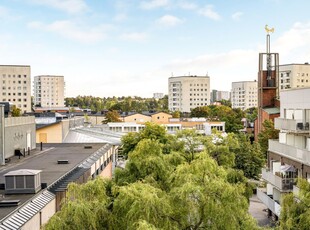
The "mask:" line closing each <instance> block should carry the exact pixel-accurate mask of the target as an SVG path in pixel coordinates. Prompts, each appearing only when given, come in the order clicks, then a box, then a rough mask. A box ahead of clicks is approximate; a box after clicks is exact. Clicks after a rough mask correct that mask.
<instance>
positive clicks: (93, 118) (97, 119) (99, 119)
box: [88, 115, 105, 125]
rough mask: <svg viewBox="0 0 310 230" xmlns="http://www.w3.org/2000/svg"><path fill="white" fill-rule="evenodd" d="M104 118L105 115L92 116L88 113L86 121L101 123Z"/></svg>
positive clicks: (94, 123) (95, 123)
mask: <svg viewBox="0 0 310 230" xmlns="http://www.w3.org/2000/svg"><path fill="white" fill-rule="evenodd" d="M104 120H105V116H104V115H102V116H92V115H88V122H90V123H91V124H92V125H102V121H104Z"/></svg>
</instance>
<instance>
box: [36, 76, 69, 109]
mask: <svg viewBox="0 0 310 230" xmlns="http://www.w3.org/2000/svg"><path fill="white" fill-rule="evenodd" d="M33 91H34V92H33V95H34V105H35V106H39V107H43V108H47V107H53V108H57V107H64V106H65V102H64V101H65V82H64V77H63V76H54V75H40V76H35V77H34V85H33Z"/></svg>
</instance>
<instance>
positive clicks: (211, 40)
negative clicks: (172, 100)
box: [0, 0, 310, 97]
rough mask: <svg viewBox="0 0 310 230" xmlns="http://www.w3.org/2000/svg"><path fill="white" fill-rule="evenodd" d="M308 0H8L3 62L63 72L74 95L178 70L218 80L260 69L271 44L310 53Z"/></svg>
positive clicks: (0, 15) (112, 89) (222, 84)
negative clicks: (268, 30) (262, 54)
mask: <svg viewBox="0 0 310 230" xmlns="http://www.w3.org/2000/svg"><path fill="white" fill-rule="evenodd" d="M309 9H310V1H308V0H295V1H292V0H210V1H209V0H0V22H1V23H0V64H2V65H30V66H31V75H32V77H34V76H38V75H63V76H64V78H65V82H66V91H65V95H66V97H75V96H78V95H82V96H84V95H92V96H96V97H111V96H141V97H152V96H153V93H164V94H167V93H168V78H169V77H171V76H184V75H185V76H188V75H199V76H206V75H208V76H210V81H211V83H210V84H211V89H216V90H225V91H230V89H231V83H232V82H236V81H252V80H255V79H256V78H257V72H258V55H259V53H260V52H265V51H266V50H265V49H266V48H265V47H266V45H265V42H266V32H265V30H264V27H265V25H266V24H268V26H269V27H270V28H274V29H275V31H274V33H272V34H271V52H277V53H279V56H280V64H291V63H305V62H310V16H309Z"/></svg>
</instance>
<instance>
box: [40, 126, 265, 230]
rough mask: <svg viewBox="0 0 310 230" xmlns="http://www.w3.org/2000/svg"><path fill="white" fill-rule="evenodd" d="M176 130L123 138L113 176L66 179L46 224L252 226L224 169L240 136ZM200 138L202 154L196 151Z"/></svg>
mask: <svg viewBox="0 0 310 230" xmlns="http://www.w3.org/2000/svg"><path fill="white" fill-rule="evenodd" d="M178 135H179V137H180V140H181V141H180V140H178V139H176V138H172V137H171V136H169V135H167V134H166V133H165V129H163V128H162V127H161V126H158V125H154V124H151V123H149V124H147V126H146V128H145V129H144V130H143V131H141V132H140V133H138V134H128V135H126V137H125V138H124V139H123V141H125V142H126V141H127V142H128V143H127V145H125V144H126V143H124V146H125V149H127V150H126V151H128V152H127V153H128V161H127V163H126V166H125V169H124V170H121V169H116V171H115V176H114V179H113V181H106V180H102V179H96V180H94V181H90V182H88V183H87V184H84V185H77V184H70V186H69V188H68V193H67V199H66V202H65V203H64V205H63V208H62V210H61V211H60V212H58V213H57V214H56V215H55V216H54V217H52V218H51V220H50V221H49V223H48V224H47V225H46V226H45V229H169V230H170V229H172V230H173V229H184V230H185V229H229V230H230V229H251V230H252V229H259V228H258V226H257V225H256V222H255V221H254V220H253V218H252V217H251V216H250V214H249V213H248V198H249V196H250V192H249V186H248V183H247V179H246V178H245V177H244V175H243V171H241V170H237V169H233V168H231V167H232V166H234V165H235V153H234V152H232V151H235V152H236V153H237V151H236V150H238V149H240V148H241V146H242V143H240V142H241V141H243V139H242V138H240V139H238V138H237V136H236V135H234V134H231V135H228V137H226V138H225V137H220V136H219V137H218V141H216V142H212V141H213V139H210V138H209V137H202V136H199V135H197V134H196V133H195V132H194V131H184V132H180V133H179V134H178ZM216 135H217V134H216ZM236 141H237V143H236ZM200 143H204V145H205V146H208V149H207V151H205V152H204V151H203V152H198V151H197V145H198V144H200ZM167 146H168V147H167ZM248 148H250V147H248ZM167 149H169V150H170V151H169V152H165V151H166V150H167ZM176 149H178V150H177V151H176ZM212 152H213V153H215V152H216V153H217V155H216V156H217V159H216V160H215V159H213V158H212V157H210V155H212ZM221 153H222V155H223V156H221ZM184 154H188V155H189V156H190V157H189V158H187V157H184V156H186V155H184ZM192 154H193V155H192ZM188 155H187V156H188ZM217 162H219V163H221V164H222V165H223V166H219V165H218V163H217Z"/></svg>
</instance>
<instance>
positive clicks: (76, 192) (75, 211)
mask: <svg viewBox="0 0 310 230" xmlns="http://www.w3.org/2000/svg"><path fill="white" fill-rule="evenodd" d="M106 185H107V182H106V181H104V180H102V179H101V178H98V179H96V180H92V181H89V182H87V183H86V184H82V185H78V184H74V183H71V184H70V185H69V187H68V191H67V197H68V198H67V199H66V200H65V203H64V204H63V207H62V210H61V212H57V213H56V214H55V215H54V216H53V217H52V218H51V219H50V220H49V222H48V224H47V225H46V226H44V229H46V230H50V229H51V230H52V229H64V230H67V229H68V230H69V229H78V230H84V229H108V228H107V226H108V223H109V221H110V220H109V218H110V214H109V212H108V210H107V208H106V207H107V205H108V204H109V202H110V200H109V198H108V196H107V195H106V193H105V191H106ZM103 227H104V228H103Z"/></svg>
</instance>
